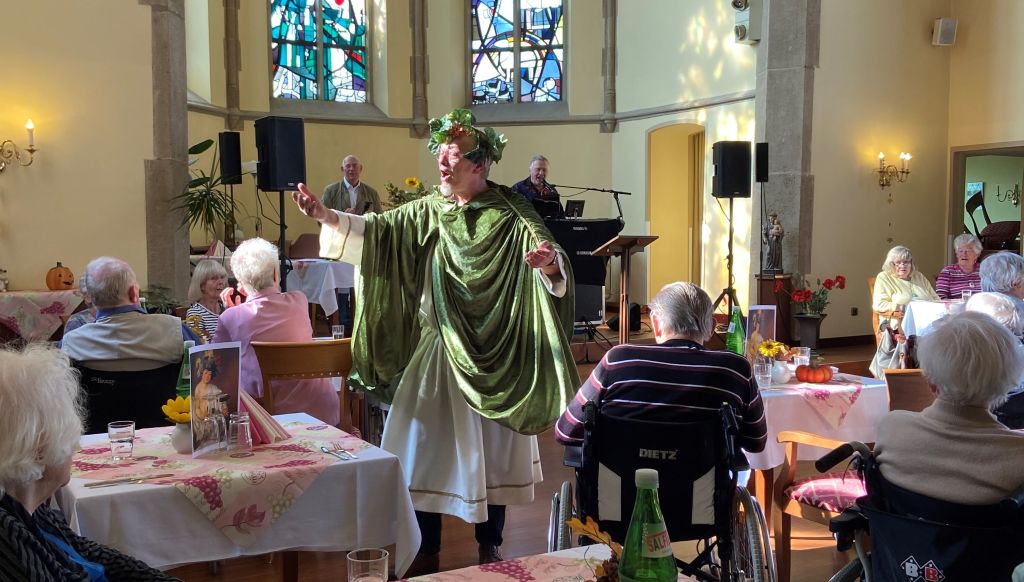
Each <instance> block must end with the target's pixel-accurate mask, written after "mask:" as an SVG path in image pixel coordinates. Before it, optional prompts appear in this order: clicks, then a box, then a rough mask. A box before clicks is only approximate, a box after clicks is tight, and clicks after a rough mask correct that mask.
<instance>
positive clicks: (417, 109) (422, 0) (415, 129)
mask: <svg viewBox="0 0 1024 582" xmlns="http://www.w3.org/2000/svg"><path fill="white" fill-rule="evenodd" d="M409 8H410V10H409V27H410V28H412V56H411V57H410V59H411V62H410V63H409V74H410V75H411V76H412V78H411V79H410V81H411V82H412V127H411V128H410V132H409V133H410V135H411V136H412V137H426V136H427V83H428V82H429V79H428V77H427V2H426V0H412V1H411V3H410V6H409Z"/></svg>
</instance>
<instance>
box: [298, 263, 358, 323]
mask: <svg viewBox="0 0 1024 582" xmlns="http://www.w3.org/2000/svg"><path fill="white" fill-rule="evenodd" d="M292 267H294V268H293V269H292V270H291V271H290V272H289V273H288V290H289V291H302V292H303V293H304V294H305V295H306V297H307V298H308V299H309V302H310V303H316V304H318V305H320V307H323V309H324V313H325V314H327V315H331V314H332V313H334V312H335V311H337V310H338V296H337V291H336V289H349V288H351V287H352V286H353V280H354V278H355V267H353V266H352V265H351V264H349V263H343V262H341V261H328V260H327V259H295V260H293V261H292Z"/></svg>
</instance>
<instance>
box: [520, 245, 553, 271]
mask: <svg viewBox="0 0 1024 582" xmlns="http://www.w3.org/2000/svg"><path fill="white" fill-rule="evenodd" d="M556 254H558V253H557V252H556V251H555V247H553V246H551V243H549V242H548V241H543V242H541V243H540V244H539V245H537V248H535V249H533V250H532V251H527V252H526V256H525V257H524V259H525V260H526V264H527V265H530V266H531V267H533V268H534V269H543V268H544V267H550V266H552V265H554V264H555V255H556Z"/></svg>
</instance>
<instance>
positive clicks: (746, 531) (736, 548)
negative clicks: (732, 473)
mask: <svg viewBox="0 0 1024 582" xmlns="http://www.w3.org/2000/svg"><path fill="white" fill-rule="evenodd" d="M732 528H733V533H732V539H733V560H732V564H729V569H730V570H731V572H732V573H733V575H732V576H730V578H731V579H732V580H734V581H735V582H775V580H776V576H775V563H774V559H773V556H772V551H771V545H770V544H769V541H768V527H767V525H766V524H765V521H764V513H762V512H761V508H760V507H759V506H758V505H757V502H756V501H754V499H753V498H751V497H750V493H748V492H747V490H746V488H744V487H737V488H736V514H735V519H734V520H733V525H732Z"/></svg>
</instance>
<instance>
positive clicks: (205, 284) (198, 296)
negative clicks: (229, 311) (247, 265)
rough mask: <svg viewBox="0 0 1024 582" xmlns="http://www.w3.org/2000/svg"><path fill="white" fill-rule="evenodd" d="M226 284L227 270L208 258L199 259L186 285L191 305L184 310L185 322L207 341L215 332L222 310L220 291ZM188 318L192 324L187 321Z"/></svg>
mask: <svg viewBox="0 0 1024 582" xmlns="http://www.w3.org/2000/svg"><path fill="white" fill-rule="evenodd" d="M227 286H228V272H227V271H225V270H224V266H223V265H221V264H220V263H219V262H217V261H211V260H210V259H204V260H202V261H199V264H197V265H196V270H195V271H194V272H193V273H192V283H191V284H190V285H189V287H188V300H189V302H190V303H192V307H189V308H188V311H186V312H185V322H186V323H187V324H189V326H190V327H192V328H193V329H192V330H193V331H195V332H196V335H198V336H200V337H202V338H203V339H204V340H205V341H207V342H209V341H210V339H212V338H213V334H215V333H217V318H218V317H220V313H221V312H222V311H224V304H223V303H221V302H220V292H221V291H223V290H224V288H225V287H227ZM196 319H198V320H199V321H196ZM189 320H191V321H192V322H194V324H193V323H189Z"/></svg>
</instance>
